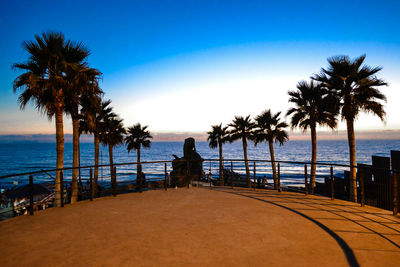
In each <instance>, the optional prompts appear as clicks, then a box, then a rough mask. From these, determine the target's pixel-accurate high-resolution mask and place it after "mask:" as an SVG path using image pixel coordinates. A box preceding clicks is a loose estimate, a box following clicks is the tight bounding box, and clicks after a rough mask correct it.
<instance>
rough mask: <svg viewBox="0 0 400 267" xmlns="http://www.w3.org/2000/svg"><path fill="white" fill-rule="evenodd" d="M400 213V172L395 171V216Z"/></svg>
mask: <svg viewBox="0 0 400 267" xmlns="http://www.w3.org/2000/svg"><path fill="white" fill-rule="evenodd" d="M398 212H399V172H398V171H397V170H393V215H397V213H398Z"/></svg>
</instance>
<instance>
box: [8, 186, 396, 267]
mask: <svg viewBox="0 0 400 267" xmlns="http://www.w3.org/2000/svg"><path fill="white" fill-rule="evenodd" d="M0 260H1V265H2V266H99V265H101V266H110V265H115V266H133V265H136V266H165V265H168V266H189V265H190V266H210V265H217V266H267V265H269V266H358V265H360V266H399V265H400V217H399V216H392V215H391V212H389V211H385V210H381V209H377V208H373V207H368V206H366V207H360V206H359V205H358V204H354V203H351V202H346V201H341V200H333V201H332V200H330V199H328V198H325V197H318V196H310V195H309V196H304V194H298V193H288V192H281V193H278V192H276V191H272V190H260V189H257V190H253V189H246V188H234V189H231V188H230V187H219V188H213V189H209V188H190V189H187V188H181V189H177V190H175V189H169V190H168V191H164V190H154V191H148V192H144V193H142V194H139V193H135V194H124V195H118V196H117V197H115V198H114V197H104V198H100V199H96V200H94V201H93V202H90V201H84V202H79V203H77V204H74V205H68V206H66V207H64V208H51V209H48V210H45V211H40V212H38V213H35V215H34V216H22V217H16V218H12V219H9V220H5V221H1V222H0Z"/></svg>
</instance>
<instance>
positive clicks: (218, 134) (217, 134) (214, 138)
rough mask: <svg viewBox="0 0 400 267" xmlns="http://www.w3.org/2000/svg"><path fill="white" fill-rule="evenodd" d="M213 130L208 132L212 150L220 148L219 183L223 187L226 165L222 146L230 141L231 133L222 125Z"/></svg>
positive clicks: (213, 127) (215, 126) (213, 126)
mask: <svg viewBox="0 0 400 267" xmlns="http://www.w3.org/2000/svg"><path fill="white" fill-rule="evenodd" d="M211 128H212V130H211V131H210V132H207V134H208V138H207V141H208V142H209V146H210V148H216V147H217V146H218V148H219V183H220V185H223V173H224V164H223V161H222V159H223V155H222V145H223V144H224V143H226V142H227V141H229V132H228V127H227V126H226V127H222V123H221V124H220V125H212V126H211Z"/></svg>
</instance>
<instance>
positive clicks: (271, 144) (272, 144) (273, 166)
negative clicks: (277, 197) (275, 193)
mask: <svg viewBox="0 0 400 267" xmlns="http://www.w3.org/2000/svg"><path fill="white" fill-rule="evenodd" d="M268 144H269V154H270V157H271V165H272V175H273V178H274V189H277V187H278V175H277V174H276V164H275V154H274V143H273V141H272V140H269V141H268Z"/></svg>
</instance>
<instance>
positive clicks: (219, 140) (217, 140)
mask: <svg viewBox="0 0 400 267" xmlns="http://www.w3.org/2000/svg"><path fill="white" fill-rule="evenodd" d="M211 128H212V130H211V131H209V132H207V134H208V137H207V141H208V145H209V146H210V148H216V147H218V145H219V144H225V143H226V142H228V141H229V132H228V126H225V127H222V123H221V124H220V125H212V126H211Z"/></svg>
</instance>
